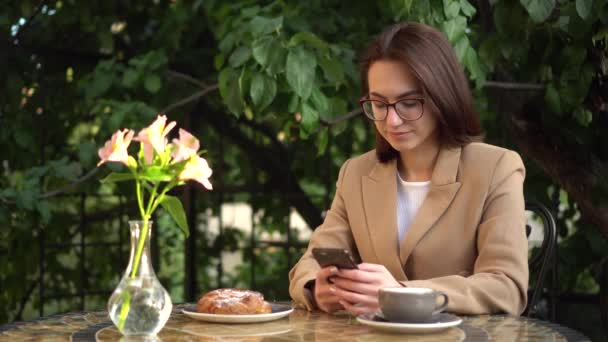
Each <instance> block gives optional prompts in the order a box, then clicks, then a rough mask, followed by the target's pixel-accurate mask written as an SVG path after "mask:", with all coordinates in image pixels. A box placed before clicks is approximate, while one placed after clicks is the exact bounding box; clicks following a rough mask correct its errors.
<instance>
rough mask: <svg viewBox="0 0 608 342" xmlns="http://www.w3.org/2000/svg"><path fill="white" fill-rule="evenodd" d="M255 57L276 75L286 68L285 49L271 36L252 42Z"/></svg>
mask: <svg viewBox="0 0 608 342" xmlns="http://www.w3.org/2000/svg"><path fill="white" fill-rule="evenodd" d="M252 50H253V58H254V59H255V60H256V62H258V63H259V64H260V65H261V66H263V67H265V68H266V70H267V71H268V72H269V73H270V74H272V75H274V74H278V73H280V72H282V71H283V70H284V69H285V49H284V48H283V47H282V46H281V45H280V44H279V43H278V42H277V41H276V40H275V39H272V38H270V37H266V38H263V39H258V40H255V41H254V42H253V44H252Z"/></svg>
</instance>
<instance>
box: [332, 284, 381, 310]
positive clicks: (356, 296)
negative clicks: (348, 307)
mask: <svg viewBox="0 0 608 342" xmlns="http://www.w3.org/2000/svg"><path fill="white" fill-rule="evenodd" d="M335 293H336V296H338V297H340V299H341V300H346V301H347V302H349V303H356V304H358V305H362V306H378V296H377V295H376V294H362V293H356V292H351V291H348V290H345V289H342V288H338V287H336V290H335Z"/></svg>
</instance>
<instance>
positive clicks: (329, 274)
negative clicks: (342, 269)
mask: <svg viewBox="0 0 608 342" xmlns="http://www.w3.org/2000/svg"><path fill="white" fill-rule="evenodd" d="M337 274H338V269H337V268H336V267H335V266H329V267H325V268H322V269H321V270H319V272H317V278H316V279H315V288H314V296H315V301H316V303H317V307H319V309H321V310H323V311H325V312H328V313H332V312H335V311H338V310H342V309H344V307H343V306H342V304H340V303H339V300H340V298H339V297H338V296H336V288H335V287H334V286H333V284H332V282H331V281H330V278H332V280H333V279H334V278H335V276H336V275H337Z"/></svg>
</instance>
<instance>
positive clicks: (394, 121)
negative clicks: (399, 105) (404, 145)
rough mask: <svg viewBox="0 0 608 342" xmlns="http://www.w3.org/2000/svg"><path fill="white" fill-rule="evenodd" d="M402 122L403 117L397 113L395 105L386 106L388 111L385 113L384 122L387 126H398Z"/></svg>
mask: <svg viewBox="0 0 608 342" xmlns="http://www.w3.org/2000/svg"><path fill="white" fill-rule="evenodd" d="M402 123H403V119H401V117H400V116H399V114H397V111H396V110H395V106H389V107H388V113H387V115H386V124H387V125H389V126H399V125H401V124H402Z"/></svg>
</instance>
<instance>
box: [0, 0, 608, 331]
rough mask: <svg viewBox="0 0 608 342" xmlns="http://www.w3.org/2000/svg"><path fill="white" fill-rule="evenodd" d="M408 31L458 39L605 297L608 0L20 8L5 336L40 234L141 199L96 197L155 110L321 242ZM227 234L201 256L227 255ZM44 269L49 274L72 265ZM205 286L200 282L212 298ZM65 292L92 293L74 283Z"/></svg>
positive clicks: (230, 181)
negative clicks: (390, 28) (366, 93)
mask: <svg viewBox="0 0 608 342" xmlns="http://www.w3.org/2000/svg"><path fill="white" fill-rule="evenodd" d="M406 20H413V21H421V22H424V23H428V24H431V25H434V26H436V27H438V28H440V29H441V30H442V31H443V32H444V33H445V34H446V36H447V37H448V39H449V40H450V42H452V43H453V45H454V47H455V49H456V52H457V54H458V57H459V59H460V61H461V63H462V65H463V67H464V69H465V71H466V73H467V75H468V76H469V78H470V80H471V84H472V86H473V88H474V95H475V98H476V102H477V109H478V111H479V113H480V115H481V118H482V122H483V124H484V127H485V128H486V130H487V141H489V142H492V143H496V144H499V145H502V146H507V147H511V148H514V149H516V150H519V151H520V152H521V153H522V155H523V157H524V160H525V161H526V165H527V167H528V177H527V180H526V196H527V197H528V198H536V199H538V200H540V201H542V202H545V203H546V204H549V205H550V206H552V207H554V208H556V209H555V210H556V212H558V214H559V216H558V219H559V224H560V229H561V231H560V235H561V236H562V238H563V240H562V247H561V249H560V257H561V266H562V268H563V272H562V275H564V282H562V285H561V286H562V287H563V290H572V289H579V290H581V289H582V290H590V291H597V283H596V282H594V281H593V278H592V275H593V274H596V271H597V269H598V268H599V265H600V263H601V262H602V261H604V260H606V259H607V258H608V256H607V253H608V252H607V251H608V243H607V242H606V241H607V239H608V201H607V200H606V199H607V198H608V177H606V174H607V171H608V170H607V169H608V136H607V135H606V134H605V133H604V132H605V131H606V129H607V128H608V108H607V103H608V50H607V45H608V28H607V27H608V4H607V3H606V1H604V0H576V1H568V0H546V1H538V0H521V1H519V2H516V1H495V0H480V1H476V2H475V3H471V2H469V1H467V0H420V1H412V0H406V1H403V0H381V1H377V2H369V1H351V2H345V1H339V0H330V1H320V0H311V1H307V2H305V3H299V2H287V1H280V0H277V1H246V0H242V1H230V2H227V1H216V0H207V1H202V0H191V1H177V0H171V1H169V0H154V1H143V0H134V1H129V2H124V1H116V0H108V1H103V2H84V1H76V0H62V1H57V0H49V1H34V0H21V1H20V2H19V3H18V4H3V5H2V7H1V9H0V57H1V58H2V63H0V75H3V78H2V80H0V125H1V127H2V130H0V144H1V146H2V147H3V148H2V151H3V157H2V174H3V177H2V178H0V203H1V205H0V224H1V226H2V227H3V228H2V229H0V259H1V260H2V262H0V282H1V283H2V284H3V285H2V286H1V288H0V321H6V320H11V319H14V318H21V317H22V313H23V310H24V307H25V306H26V305H30V306H35V304H36V299H35V297H33V293H34V290H35V286H36V284H37V281H39V280H40V279H39V277H41V275H40V274H38V273H37V272H38V271H37V270H38V268H37V260H38V256H39V255H38V254H36V253H39V252H37V248H33V246H32V245H33V244H35V242H33V241H36V240H35V238H38V237H39V236H40V234H46V235H45V236H46V237H47V238H48V237H52V239H56V240H59V241H61V240H63V241H66V240H70V239H74V237H75V233H74V232H73V231H71V230H70V231H69V232H68V230H67V229H66V228H65V227H67V226H73V225H74V224H77V223H78V222H75V221H77V220H76V216H75V215H77V213H78V208H79V204H78V201H77V200H74V199H63V200H59V197H58V196H60V195H65V194H68V195H69V194H74V193H88V194H99V193H106V194H117V195H122V196H125V197H126V198H130V197H129V193H130V192H131V191H132V190H131V189H125V188H120V187H116V188H111V187H107V186H101V185H100V184H99V183H98V182H95V181H92V180H95V179H99V178H100V177H101V175H100V174H99V173H101V172H98V171H97V170H98V169H96V168H95V164H96V149H97V147H98V146H100V145H101V144H102V143H103V141H104V140H105V139H107V137H109V136H110V134H111V133H112V132H113V131H115V130H117V129H118V128H121V127H142V126H143V125H144V124H147V123H148V122H150V120H151V118H153V117H154V116H155V115H156V113H158V112H166V113H168V115H169V117H170V118H171V119H173V120H178V121H180V123H179V124H180V126H183V127H186V128H189V129H190V130H191V131H194V132H195V134H196V135H197V136H201V134H202V136H203V138H202V145H203V146H204V147H206V148H208V150H209V151H208V157H209V161H210V164H211V166H212V168H214V170H215V171H216V174H215V176H214V178H215V179H219V180H220V181H219V184H216V185H217V190H216V191H219V192H221V191H222V189H225V188H226V187H231V186H232V187H239V186H248V187H251V186H256V187H257V188H258V189H261V190H263V191H266V192H269V193H276V194H279V195H281V194H282V195H284V202H285V203H288V204H289V205H290V206H292V207H294V208H296V209H297V210H298V212H299V213H300V214H301V215H302V217H303V218H304V220H305V221H306V222H307V224H308V225H309V226H311V227H316V226H317V225H318V224H319V223H320V222H321V221H322V215H321V212H322V211H323V210H324V209H325V208H326V206H327V198H331V191H332V190H331V188H332V184H333V183H332V182H329V183H328V180H329V179H335V177H336V172H337V168H338V167H339V166H340V165H341V164H342V163H343V161H344V160H345V159H346V158H349V157H350V156H353V155H356V154H358V153H362V152H364V151H366V150H368V149H370V148H372V146H373V145H372V141H373V131H372V130H371V129H370V128H369V125H368V123H367V122H365V120H364V119H363V118H362V116H361V115H359V114H360V110H359V109H358V108H357V104H356V100H357V99H358V98H359V97H360V95H361V94H360V90H359V76H358V71H357V52H358V51H360V49H361V48H362V47H363V46H364V45H365V44H366V43H367V42H368V41H369V40H370V39H371V38H372V36H373V35H374V34H377V33H379V32H380V31H381V30H382V29H383V28H384V27H386V26H387V25H389V24H391V23H393V22H398V21H406ZM320 165H328V166H327V167H325V166H322V167H321V166H320ZM328 189H330V190H328ZM190 191H191V190H190ZM328 191H329V192H328ZM184 193H185V194H186V195H184V196H185V197H188V196H190V195H187V194H188V191H185V192H184ZM190 193H191V192H190ZM243 196H244V197H243ZM243 196H241V197H242V198H241V199H243V198H245V197H247V196H245V195H243ZM188 198H190V197H188ZM248 199H249V200H252V201H253V199H254V198H252V197H250V198H248ZM275 201H276V199H274V198H270V199H268V198H265V199H262V200H260V201H257V202H255V211H256V212H259V213H263V214H262V216H263V217H265V221H264V224H263V225H261V228H262V230H267V231H271V232H272V231H279V232H281V233H283V234H284V233H285V229H284V227H282V226H283V225H284V223H285V222H284V219H283V218H281V217H280V215H284V214H285V212H282V211H281V210H276V211H275V212H274V214H273V210H272V209H273V208H274V207H275V206H276V203H275ZM196 205H197V206H198V207H199V208H201V209H202V208H204V207H205V206H210V204H209V202H204V201H199V202H197V204H196ZM120 207H125V206H124V204H123V203H120V202H118V201H113V202H112V201H109V202H94V203H92V204H90V205H89V206H88V207H87V213H96V212H97V213H101V214H99V215H97V216H98V219H99V220H103V218H104V217H108V213H113V212H115V211H116V210H117V209H118V208H120ZM128 207H129V206H128V205H127V206H126V208H127V209H128ZM213 210H216V211H217V208H215V209H213ZM91 215H93V216H92V218H95V214H91ZM108 229H109V228H108ZM70 232H71V233H70ZM89 233H90V234H93V235H95V234H97V236H103V235H104V234H106V235H107V234H109V233H108V231H107V230H103V229H99V231H96V230H91V231H90V232H89ZM231 236H232V235H231ZM234 236H235V237H236V238H237V240H238V239H241V240H243V238H244V237H242V236H241V237H239V235H238V234H236V235H234ZM211 238H213V237H207V236H203V237H201V240H202V242H200V244H199V246H207V247H209V248H208V253H209V254H210V255H213V256H215V257H219V255H220V254H221V250H218V249H217V248H216V247H217V246H215V247H214V245H213V241H207V240H208V239H211ZM235 241H236V240H235ZM244 243H245V242H244V241H243V242H242V243H241V244H239V243H238V242H234V243H233V244H234V245H235V246H233V247H234V248H237V247H239V246H241V247H243V244H244ZM251 247H252V246H249V248H251ZM582 250H584V251H585V253H581V251H582ZM274 254H275V255H276V258H275V260H279V259H281V258H283V256H282V254H281V253H274ZM80 256H81V257H84V252H82V254H81V255H80ZM44 257H45V258H48V262H49V264H48V265H47V268H48V272H47V273H46V274H45V275H44V277H50V276H49V275H48V274H49V273H50V274H60V273H61V272H59V271H58V270H59V269H61V268H68V269H69V268H70V267H69V266H68V265H66V263H65V262H62V261H61V260H58V259H57V258H53V257H52V256H49V255H45V256H44ZM94 257H96V258H100V257H101V256H99V255H96V256H94ZM264 260H265V259H264ZM215 262H217V260H216V261H214V260H212V259H205V261H204V262H203V265H201V267H202V268H204V269H205V270H208V269H209V268H210V267H211V268H212V267H214V265H215V264H214V263H215ZM99 264H100V261H99V259H92V261H91V262H90V265H89V266H90V268H92V269H95V267H96V265H99ZM276 265H282V266H280V267H281V269H286V268H288V267H289V265H285V263H284V260H283V261H282V262H281V261H280V260H279V261H275V266H276ZM106 266H107V265H106ZM276 267H279V266H276ZM267 269H268V270H270V269H272V268H271V267H269V268H267ZM261 271H263V270H258V272H261ZM53 272H55V273H53ZM91 272H93V271H91ZM94 272H97V273H98V275H97V277H98V282H99V283H100V284H102V283H103V284H111V283H112V281H113V280H112V279H113V278H112V275H111V274H109V275H108V273H111V271H110V270H106V271H103V270H99V269H98V270H95V271H94ZM104 272H105V273H104ZM243 272H245V271H243ZM245 273H246V272H245ZM104 274H105V275H104ZM208 274H209V273H208V272H205V274H201V275H200V276H199V278H198V279H199V281H202V282H203V283H204V285H205V286H213V284H216V283H213V282H211V281H210V280H209V279H207V277H208ZM261 278H263V279H265V280H264V283H267V284H271V283H272V280H270V279H271V278H266V277H261ZM102 280H103V281H105V283H104V282H103V281H102ZM55 281H57V282H64V283H66V284H70V286H71V287H72V288H78V287H79V286H81V285H82V284H80V283H79V282H78V279H77V278H75V277H71V276H65V277H62V278H59V279H55ZM219 284H221V280H220V282H219ZM203 287H204V286H203ZM68 290H69V288H68ZM279 294H280V295H284V294H285V290H283V292H279ZM190 295H191V294H190ZM277 296H278V295H277ZM32 298H33V299H32ZM100 302H101V301H100Z"/></svg>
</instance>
